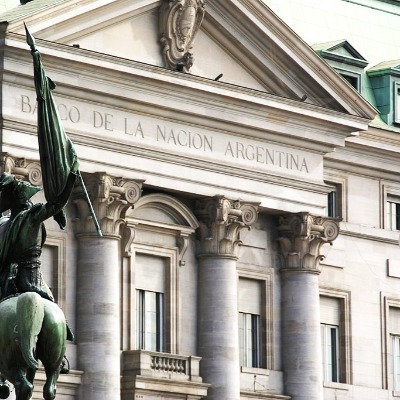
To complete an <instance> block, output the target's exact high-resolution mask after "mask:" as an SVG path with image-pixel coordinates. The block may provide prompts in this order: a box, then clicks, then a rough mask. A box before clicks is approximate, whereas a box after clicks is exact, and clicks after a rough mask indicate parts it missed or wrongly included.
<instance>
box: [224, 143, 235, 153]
mask: <svg viewBox="0 0 400 400" xmlns="http://www.w3.org/2000/svg"><path fill="white" fill-rule="evenodd" d="M228 153H229V155H230V156H231V157H235V156H234V154H233V150H232V145H231V142H228V145H227V146H226V150H225V154H224V155H225V156H226V155H227V154H228Z"/></svg>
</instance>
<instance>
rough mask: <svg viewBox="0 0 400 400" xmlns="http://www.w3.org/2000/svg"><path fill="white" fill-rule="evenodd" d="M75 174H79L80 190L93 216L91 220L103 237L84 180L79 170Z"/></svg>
mask: <svg viewBox="0 0 400 400" xmlns="http://www.w3.org/2000/svg"><path fill="white" fill-rule="evenodd" d="M77 174H78V176H79V180H80V182H81V186H82V191H83V194H84V195H85V199H86V202H87V204H88V206H89V211H90V215H91V216H92V218H93V222H94V225H95V227H96V231H97V234H98V235H99V237H103V233H102V231H101V228H100V225H99V221H98V220H97V217H96V214H95V212H94V209H93V206H92V203H91V201H90V198H89V194H88V192H87V190H86V186H85V182H84V181H83V178H82V175H81V172H80V171H77Z"/></svg>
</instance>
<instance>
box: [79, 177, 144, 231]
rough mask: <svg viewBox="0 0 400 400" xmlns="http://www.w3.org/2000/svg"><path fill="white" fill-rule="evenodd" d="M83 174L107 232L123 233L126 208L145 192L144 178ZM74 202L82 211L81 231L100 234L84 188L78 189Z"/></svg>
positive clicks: (80, 211)
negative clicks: (139, 179)
mask: <svg viewBox="0 0 400 400" xmlns="http://www.w3.org/2000/svg"><path fill="white" fill-rule="evenodd" d="M83 178H84V182H85V185H86V189H87V192H88V194H89V197H90V199H91V202H92V205H93V209H94V211H95V214H96V217H97V220H98V221H99V224H100V228H101V230H102V232H103V235H108V236H110V235H111V236H117V237H120V234H121V232H120V227H121V226H122V224H123V223H124V222H125V220H124V217H125V212H126V211H127V210H128V209H129V208H131V207H132V206H133V205H134V204H135V203H136V201H137V200H139V198H140V196H141V191H142V181H128V180H125V179H122V178H114V177H111V176H109V175H107V174H106V173H94V174H83ZM78 192H79V193H78ZM74 203H75V204H76V207H77V211H78V220H77V233H78V234H83V233H84V234H93V235H97V233H96V228H95V224H94V222H93V219H92V217H91V215H90V211H89V207H88V205H87V202H86V200H85V198H84V196H83V191H82V188H78V190H76V197H75V200H74Z"/></svg>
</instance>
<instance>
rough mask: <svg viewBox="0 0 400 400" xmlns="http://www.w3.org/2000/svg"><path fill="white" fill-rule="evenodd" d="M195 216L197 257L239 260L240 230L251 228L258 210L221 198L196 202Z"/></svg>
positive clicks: (216, 197)
mask: <svg viewBox="0 0 400 400" xmlns="http://www.w3.org/2000/svg"><path fill="white" fill-rule="evenodd" d="M196 215H197V217H198V219H199V222H200V226H199V229H198V239H199V241H198V243H199V248H198V257H207V256H211V257H228V258H235V259H237V257H238V254H237V252H238V247H239V246H240V245H241V243H242V241H241V240H240V231H241V230H242V229H250V226H251V225H252V224H254V223H255V222H256V220H257V207H256V206H255V205H253V204H241V202H240V201H232V200H228V199H226V198H225V197H223V196H215V197H213V198H211V199H206V200H204V201H199V202H198V204H197V210H196Z"/></svg>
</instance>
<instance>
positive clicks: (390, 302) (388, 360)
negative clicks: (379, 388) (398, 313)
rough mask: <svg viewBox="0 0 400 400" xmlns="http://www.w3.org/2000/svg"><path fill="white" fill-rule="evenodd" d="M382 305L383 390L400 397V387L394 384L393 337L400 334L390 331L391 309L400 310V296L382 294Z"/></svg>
mask: <svg viewBox="0 0 400 400" xmlns="http://www.w3.org/2000/svg"><path fill="white" fill-rule="evenodd" d="M381 305H382V315H383V318H382V320H381V321H382V365H383V389H386V390H392V391H393V394H394V395H396V396H400V386H399V387H398V388H397V386H396V385H395V382H394V370H393V367H394V362H393V353H392V351H393V347H392V336H399V337H400V332H396V333H394V334H392V333H391V332H390V329H389V323H390V322H389V311H390V310H389V309H390V308H391V307H393V308H396V309H400V296H397V295H386V294H384V293H381Z"/></svg>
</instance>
